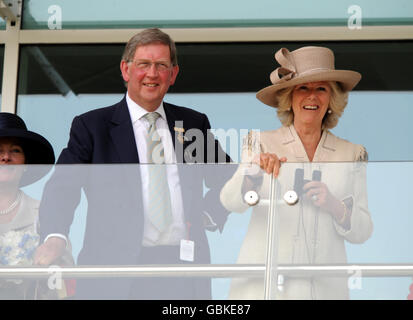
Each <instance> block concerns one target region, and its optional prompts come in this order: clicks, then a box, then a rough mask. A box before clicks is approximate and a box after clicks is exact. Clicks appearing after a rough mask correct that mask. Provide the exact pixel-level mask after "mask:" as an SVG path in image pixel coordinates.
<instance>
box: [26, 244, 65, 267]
mask: <svg viewBox="0 0 413 320" xmlns="http://www.w3.org/2000/svg"><path fill="white" fill-rule="evenodd" d="M65 248H66V241H65V240H63V239H62V238H59V237H50V238H49V239H47V241H46V242H45V243H43V244H42V245H40V246H39V247H38V248H37V249H36V252H35V254H34V261H33V262H34V264H37V265H41V266H48V265H50V264H52V263H53V262H54V261H56V259H58V258H60V257H61V256H62V255H63V253H64V251H65Z"/></svg>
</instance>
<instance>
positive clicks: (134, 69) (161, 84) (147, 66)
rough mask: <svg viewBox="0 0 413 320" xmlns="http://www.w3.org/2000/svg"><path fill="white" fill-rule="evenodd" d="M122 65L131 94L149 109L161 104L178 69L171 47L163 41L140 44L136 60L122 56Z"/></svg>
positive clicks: (173, 81)
mask: <svg viewBox="0 0 413 320" xmlns="http://www.w3.org/2000/svg"><path fill="white" fill-rule="evenodd" d="M120 68H121V71H122V77H123V80H125V82H127V83H128V92H129V97H130V98H131V99H132V100H133V101H135V102H136V103H137V104H139V105H140V106H141V107H143V108H145V109H146V110H147V111H150V112H152V111H154V110H155V109H156V108H158V107H159V105H160V104H161V102H162V100H163V98H164V96H165V94H166V93H167V92H168V89H169V86H171V85H173V84H174V83H175V79H176V76H177V75H178V71H179V67H178V66H172V63H171V56H170V51H169V47H168V46H167V45H165V44H161V43H154V44H148V45H144V46H139V47H138V48H137V49H136V52H135V56H134V58H133V61H131V62H127V61H124V60H122V62H121V65H120Z"/></svg>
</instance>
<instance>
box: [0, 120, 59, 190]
mask: <svg viewBox="0 0 413 320" xmlns="http://www.w3.org/2000/svg"><path fill="white" fill-rule="evenodd" d="M0 137H10V138H18V139H19V140H20V141H22V143H23V145H22V147H23V151H24V155H25V158H26V164H29V167H28V170H27V171H25V173H24V174H23V176H22V179H21V181H20V186H26V185H29V184H31V183H33V182H35V181H37V180H39V179H41V178H42V177H43V176H45V175H46V174H47V173H48V172H49V171H50V169H51V168H52V166H50V165H51V164H54V162H55V156H54V151H53V147H52V145H51V144H50V143H49V141H47V140H46V139H45V138H44V137H43V136H41V135H40V134H38V133H35V132H32V131H29V130H27V127H26V124H25V123H24V121H23V119H22V118H20V117H19V116H17V115H15V114H13V113H8V112H0ZM33 164H48V166H31V165H33Z"/></svg>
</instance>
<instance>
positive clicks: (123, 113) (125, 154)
mask: <svg viewBox="0 0 413 320" xmlns="http://www.w3.org/2000/svg"><path fill="white" fill-rule="evenodd" d="M111 126H112V127H111V129H110V136H111V138H112V142H113V144H114V146H115V149H116V152H117V153H118V155H119V158H120V161H121V163H139V155H138V151H137V148H136V142H135V135H134V133H133V127H132V121H131V118H130V115H129V110H128V105H127V103H126V98H125V97H124V98H123V99H122V101H120V102H119V104H118V106H117V108H116V109H115V112H114V114H113V117H112V119H111Z"/></svg>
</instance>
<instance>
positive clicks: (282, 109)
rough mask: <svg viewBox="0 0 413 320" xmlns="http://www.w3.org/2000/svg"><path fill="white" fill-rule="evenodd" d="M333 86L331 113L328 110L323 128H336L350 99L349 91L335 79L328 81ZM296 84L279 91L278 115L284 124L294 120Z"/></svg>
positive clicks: (277, 97) (289, 123) (277, 96)
mask: <svg viewBox="0 0 413 320" xmlns="http://www.w3.org/2000/svg"><path fill="white" fill-rule="evenodd" d="M327 83H328V84H329V86H330V88H331V96H330V103H329V106H328V108H329V109H330V110H331V113H328V112H326V114H325V116H324V119H323V123H322V125H321V128H322V129H331V128H334V127H335V126H336V125H337V123H338V119H339V118H340V117H341V115H342V114H343V111H344V108H345V107H346V105H347V101H348V92H345V91H343V89H342V88H341V86H340V85H339V84H338V83H337V82H335V81H328V82H327ZM294 88H295V86H292V87H288V88H285V89H282V90H280V91H279V92H277V95H276V99H277V101H278V108H277V115H278V118H279V119H280V121H281V123H282V124H283V125H284V126H289V125H291V124H292V123H293V122H294V112H293V110H292V107H291V105H292V92H293V90H294Z"/></svg>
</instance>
